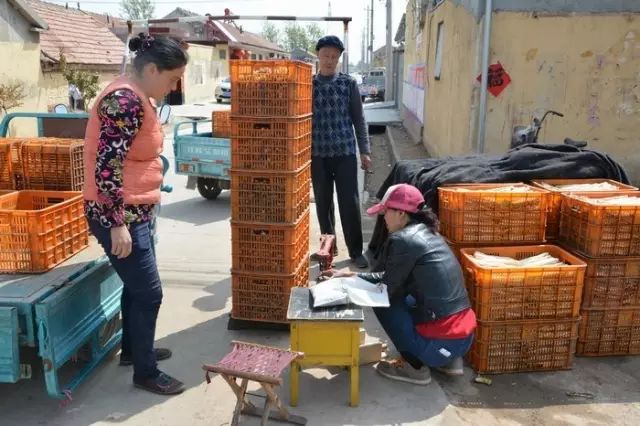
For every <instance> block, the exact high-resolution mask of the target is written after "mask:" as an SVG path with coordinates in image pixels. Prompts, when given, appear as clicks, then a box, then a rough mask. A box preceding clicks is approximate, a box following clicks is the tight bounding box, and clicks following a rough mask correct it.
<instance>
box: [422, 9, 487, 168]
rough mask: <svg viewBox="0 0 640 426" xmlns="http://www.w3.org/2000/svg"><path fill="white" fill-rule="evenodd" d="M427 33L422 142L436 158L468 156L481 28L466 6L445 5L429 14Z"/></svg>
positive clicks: (470, 142) (426, 26) (470, 146)
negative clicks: (438, 50) (439, 61)
mask: <svg viewBox="0 0 640 426" xmlns="http://www.w3.org/2000/svg"><path fill="white" fill-rule="evenodd" d="M440 23H442V25H443V36H444V39H443V43H442V47H443V51H442V68H441V75H440V79H436V78H435V74H434V72H435V63H436V45H437V34H438V25H439V24H440ZM424 34H425V38H424V43H425V45H426V49H427V55H428V57H427V84H426V98H425V108H424V109H425V130H424V134H423V143H424V145H425V147H426V148H427V151H429V153H430V154H432V155H434V156H443V155H458V154H465V153H469V152H471V151H473V146H472V141H471V140H470V138H469V135H470V133H471V132H470V128H471V127H472V126H473V124H474V119H473V118H474V114H475V109H474V108H472V105H473V104H474V92H473V88H474V82H475V78H476V76H477V71H476V70H477V69H478V68H479V66H478V63H477V62H478V55H477V54H476V51H477V40H478V37H479V36H480V34H479V28H478V26H477V25H476V24H475V20H474V18H473V16H472V15H470V14H469V13H468V12H467V11H466V10H465V9H464V8H463V7H461V6H458V5H455V4H454V3H452V2H445V3H443V4H442V5H440V6H439V7H437V8H436V9H435V10H434V11H433V12H432V13H430V14H427V17H426V23H425V31H424ZM472 110H473V111H474V114H472Z"/></svg>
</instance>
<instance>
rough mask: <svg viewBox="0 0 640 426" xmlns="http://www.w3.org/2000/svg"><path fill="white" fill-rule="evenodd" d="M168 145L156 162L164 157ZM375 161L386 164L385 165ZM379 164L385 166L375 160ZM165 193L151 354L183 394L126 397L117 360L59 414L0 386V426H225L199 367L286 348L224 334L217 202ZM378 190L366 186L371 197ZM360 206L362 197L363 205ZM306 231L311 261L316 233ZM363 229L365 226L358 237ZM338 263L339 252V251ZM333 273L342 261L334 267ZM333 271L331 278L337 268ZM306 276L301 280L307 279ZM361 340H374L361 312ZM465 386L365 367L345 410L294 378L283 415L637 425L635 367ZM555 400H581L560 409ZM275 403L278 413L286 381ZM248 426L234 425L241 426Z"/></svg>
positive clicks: (267, 338) (222, 215)
mask: <svg viewBox="0 0 640 426" xmlns="http://www.w3.org/2000/svg"><path fill="white" fill-rule="evenodd" d="M170 142H171V141H170V140H168V141H167V145H166V148H167V149H165V151H166V154H168V155H169V156H171V155H172V154H171V152H172V151H171V149H169V144H170ZM385 144H386V140H385V138H384V135H381V134H377V135H373V146H374V149H375V150H377V152H376V155H375V156H374V158H375V160H376V169H375V170H374V174H373V175H369V176H368V177H367V179H374V178H375V179H376V181H378V182H379V179H384V177H385V176H386V173H387V172H388V169H389V167H390V164H391V159H390V158H389V153H388V150H386V149H385ZM385 152H386V154H385ZM385 156H386V157H385ZM167 180H168V182H169V183H171V184H173V186H174V188H175V189H174V192H173V193H171V194H167V195H165V196H164V199H163V206H162V213H161V214H162V217H161V219H160V227H159V232H160V241H159V245H158V258H159V267H160V273H161V277H162V279H163V285H164V302H163V306H162V309H161V311H160V317H159V322H158V332H157V336H156V337H157V345H158V346H161V347H170V348H171V349H173V351H174V356H173V358H171V359H169V360H167V361H164V362H162V363H161V368H162V369H163V370H164V371H166V372H167V373H169V374H172V375H175V376H176V377H178V378H179V379H181V380H183V381H184V382H185V383H186V386H187V390H186V392H185V393H184V394H182V395H180V396H177V397H171V398H166V397H161V396H157V395H153V394H149V393H147V392H143V391H140V390H136V389H134V388H133V387H132V385H131V373H132V372H131V369H130V368H124V367H119V366H118V365H117V358H113V359H112V360H109V361H108V362H106V363H104V364H103V365H102V366H101V367H100V368H99V369H98V371H96V372H95V373H94V374H93V375H92V376H91V377H90V379H88V380H87V381H86V382H85V383H84V384H82V385H81V386H80V388H79V389H77V390H76V392H75V393H74V399H73V402H72V403H71V404H70V405H68V406H66V407H60V405H59V402H58V401H55V400H52V399H50V398H48V397H47V396H46V393H45V391H44V386H43V382H42V377H41V373H40V372H37V371H36V372H35V373H34V374H35V376H34V378H33V379H32V380H28V381H22V382H19V383H18V384H15V385H0V425H3V426H12V425H19V426H31V425H55V426H57V425H60V426H84V425H114V424H122V425H136V426H137V425H154V426H159V425H176V426H177V425H184V424H190V425H194V426H195V425H226V424H229V420H230V418H231V413H232V411H233V406H234V403H235V399H234V396H233V393H232V392H231V391H230V389H229V388H228V386H227V385H226V383H224V382H223V380H222V379H221V378H219V377H215V378H213V381H212V383H211V384H210V385H207V384H206V382H205V380H204V375H203V372H202V370H201V368H200V367H201V365H202V364H203V363H207V362H209V363H211V362H215V361H216V360H218V359H220V358H221V357H222V356H223V355H224V354H225V353H226V352H227V351H228V349H229V342H230V341H232V340H245V341H251V342H257V343H262V344H268V345H274V346H280V347H287V346H288V333H286V332H273V331H258V330H248V331H227V321H228V313H229V310H230V303H231V300H230V276H229V268H230V264H231V246H230V226H229V193H228V192H224V193H223V194H222V195H221V197H220V198H219V199H218V200H216V201H206V200H204V199H202V198H201V197H200V196H199V195H198V194H197V192H195V191H189V190H186V189H185V188H184V186H185V183H186V178H185V177H181V176H176V175H174V174H172V173H171V174H170V175H169V176H168V178H167ZM377 185H378V183H377V182H376V183H375V184H370V185H366V187H367V188H370V187H376V186H377ZM365 196H366V195H365ZM314 216H315V215H312V217H313V218H314V220H313V224H312V238H311V246H312V249H313V248H315V247H316V245H317V240H316V237H317V235H318V226H317V222H316V221H315V217H314ZM372 226H373V222H372V221H371V220H370V219H365V221H364V227H365V236H366V235H370V230H371V228H372ZM340 244H341V247H340V248H341V249H342V250H341V253H342V254H343V255H344V253H345V251H346V250H345V248H344V243H343V242H342V241H341V242H340ZM339 260H340V261H343V260H344V259H339ZM346 264H347V262H341V263H340V264H339V266H341V265H346ZM316 274H317V270H316V269H315V268H314V269H313V270H312V277H314V276H315V275H316ZM365 315H366V317H367V321H366V329H367V334H368V337H367V338H368V339H369V340H377V339H383V340H384V339H386V337H385V336H384V333H383V332H382V331H381V329H380V327H379V326H378V325H377V323H376V322H375V318H374V317H373V314H372V312H370V311H367V312H366V314H365ZM474 377H475V374H474V373H473V371H472V370H471V369H470V368H468V367H467V368H466V371H465V376H464V377H461V378H455V379H449V378H445V377H442V376H440V375H438V374H435V373H434V381H433V382H432V383H431V384H430V385H429V386H426V387H417V386H410V385H404V384H400V383H394V382H390V381H388V380H386V379H384V378H382V377H379V376H378V375H377V374H376V373H375V372H374V371H373V369H372V368H371V367H362V369H361V381H360V390H361V402H360V406H359V407H357V408H349V407H348V405H347V395H348V374H347V373H346V372H345V371H342V370H340V369H329V370H325V369H312V370H306V371H305V372H304V374H303V375H302V378H301V389H300V405H299V407H297V408H296V409H291V411H292V412H294V413H296V414H299V415H302V416H306V417H307V418H308V420H309V423H308V424H309V425H341V424H358V425H400V424H407V425H410V424H420V425H426V424H443V425H459V424H469V425H494V424H496V425H568V424H570V425H596V424H598V425H600V424H602V425H612V424H616V425H622V424H628V425H637V424H640V361H639V360H638V359H637V358H612V359H602V360H601V359H585V358H583V359H578V360H576V363H575V365H574V369H573V370H572V371H565V372H555V373H539V374H512V375H500V376H493V377H492V379H493V384H492V385H491V386H486V385H482V384H475V383H473V378H474ZM567 392H581V393H588V394H589V395H585V396H587V397H592V399H587V398H585V397H580V398H576V397H569V396H567ZM280 395H281V396H282V397H283V399H284V400H285V401H288V374H285V385H284V386H283V387H282V388H281V389H280ZM258 423H259V422H258V421H257V420H254V419H250V418H243V421H242V424H247V425H254V424H258Z"/></svg>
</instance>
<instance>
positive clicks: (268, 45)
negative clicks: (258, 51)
mask: <svg viewBox="0 0 640 426" xmlns="http://www.w3.org/2000/svg"><path fill="white" fill-rule="evenodd" d="M216 24H217V25H218V27H222V28H223V31H224V32H225V33H226V34H228V35H230V36H231V37H232V38H233V40H231V41H235V42H237V43H241V44H245V45H248V46H254V47H261V48H263V49H268V50H273V51H275V52H282V53H286V51H285V50H284V49H283V48H282V47H280V46H278V45H277V44H275V43H272V42H270V41H269V40H266V39H264V38H262V37H260V36H259V35H258V34H254V33H252V32H249V31H240V30H239V29H238V28H236V26H235V25H233V24H229V23H226V22H220V21H216Z"/></svg>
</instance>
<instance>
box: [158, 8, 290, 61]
mask: <svg viewBox="0 0 640 426" xmlns="http://www.w3.org/2000/svg"><path fill="white" fill-rule="evenodd" d="M189 16H198V14H197V13H195V12H191V11H190V10H187V9H183V8H181V7H177V8H175V9H174V10H173V12H171V13H170V14H168V15H167V16H165V18H167V19H169V18H180V17H189ZM214 23H215V25H216V26H217V27H218V28H219V29H220V31H221V32H222V33H223V34H224V35H225V36H226V37H227V38H228V39H229V42H230V43H238V44H242V45H246V46H253V47H259V48H263V49H267V50H272V51H274V52H281V53H287V52H286V51H285V50H284V49H283V48H282V47H281V46H278V45H277V44H275V43H272V42H270V41H269V40H266V39H264V38H263V37H261V36H259V35H258V34H255V33H252V32H249V31H244V30H243V31H240V29H238V28H237V27H236V26H235V25H233V24H232V23H228V22H221V21H214Z"/></svg>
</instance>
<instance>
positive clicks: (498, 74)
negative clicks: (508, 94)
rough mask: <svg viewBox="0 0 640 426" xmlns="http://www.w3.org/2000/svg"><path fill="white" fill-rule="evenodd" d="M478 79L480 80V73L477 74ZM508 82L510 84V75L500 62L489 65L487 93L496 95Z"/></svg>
mask: <svg viewBox="0 0 640 426" xmlns="http://www.w3.org/2000/svg"><path fill="white" fill-rule="evenodd" d="M478 81H482V75H479V76H478ZM509 84H511V77H510V76H509V74H508V73H507V71H506V70H505V69H504V68H503V67H502V64H501V63H500V62H498V63H497V64H491V65H489V86H488V89H487V90H489V93H491V94H492V95H493V96H495V97H498V96H500V93H502V91H503V90H504V89H506V88H507V86H508V85H509Z"/></svg>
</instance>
